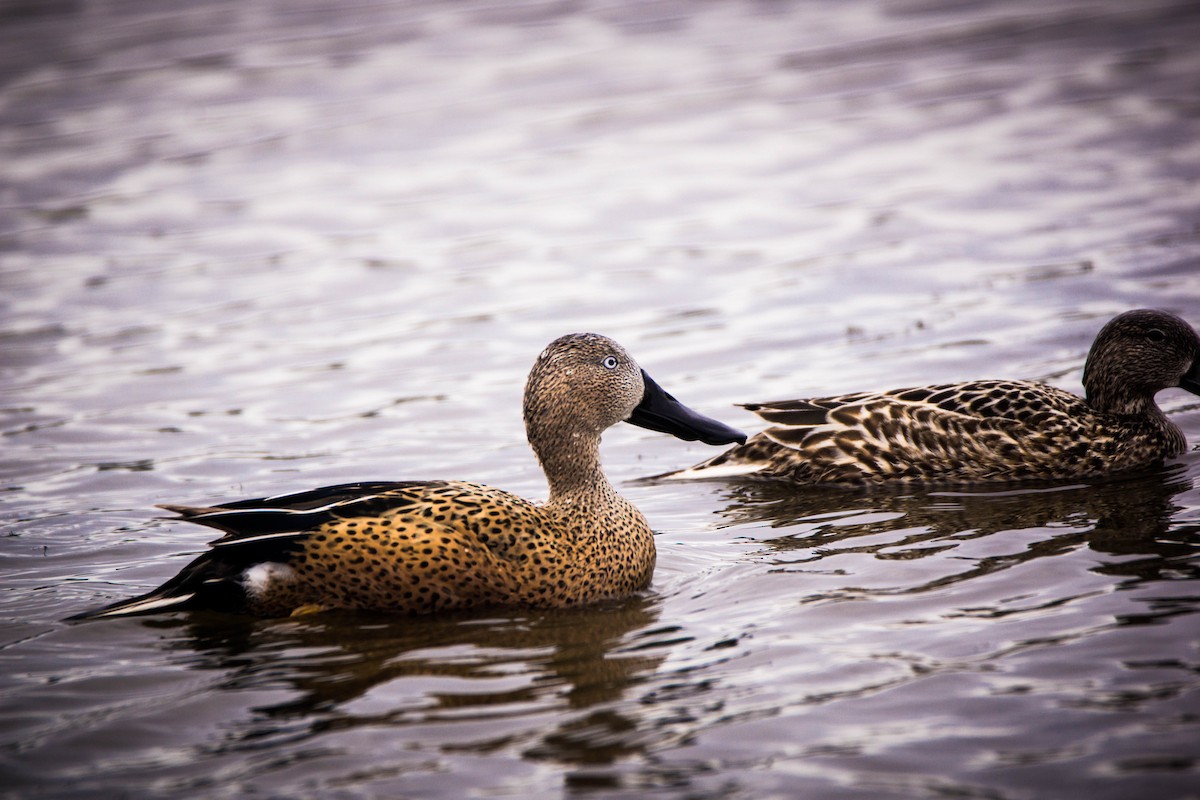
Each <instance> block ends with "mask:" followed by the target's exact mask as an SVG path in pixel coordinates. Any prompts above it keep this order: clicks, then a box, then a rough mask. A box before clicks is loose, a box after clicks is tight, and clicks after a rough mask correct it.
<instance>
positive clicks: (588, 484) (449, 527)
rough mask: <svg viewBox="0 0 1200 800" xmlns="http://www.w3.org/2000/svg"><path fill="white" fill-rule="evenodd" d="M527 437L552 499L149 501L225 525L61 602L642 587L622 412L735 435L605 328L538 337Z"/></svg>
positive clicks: (279, 601) (540, 596)
mask: <svg viewBox="0 0 1200 800" xmlns="http://www.w3.org/2000/svg"><path fill="white" fill-rule="evenodd" d="M523 406H524V409H523V411H524V420H525V430H526V437H527V439H528V441H529V444H530V445H531V447H532V448H533V451H534V454H535V455H536V457H537V460H538V462H539V463H540V465H541V467H542V470H543V472H544V473H545V477H546V480H547V483H548V484H549V489H550V493H549V498H548V499H547V500H546V501H545V502H542V503H535V502H532V501H529V500H526V499H524V498H522V497H520V496H518V495H515V494H512V493H510V492H506V491H503V490H501V489H497V488H493V487H490V486H486V485H484V484H480V483H472V482H467V481H456V480H428V481H396V482H392V481H367V482H359V483H345V484H339V485H336V486H327V487H323V488H318V489H312V490H308V491H301V492H297V493H292V494H281V495H276V496H272V497H260V498H255V499H250V500H237V501H233V502H227V503H220V504H218V505H213V506H188V505H174V504H170V505H161V506H159V508H163V509H165V510H167V511H169V512H172V513H173V514H175V515H177V516H175V517H172V519H179V520H182V521H185V522H191V523H196V524H198V525H204V526H207V527H209V528H215V529H216V530H218V531H221V532H222V533H223V534H224V535H223V536H221V537H220V538H218V539H216V540H215V541H212V542H210V546H209V549H208V550H207V551H205V552H203V553H202V554H201V555H200V556H198V557H197V558H195V559H194V560H193V561H192V562H191V563H189V564H188V565H187V566H185V567H184V568H183V569H182V570H181V571H180V572H179V573H178V574H177V575H176V576H175V577H173V578H171V579H170V580H168V581H167V582H166V583H164V584H162V585H161V586H159V587H158V588H157V589H154V590H153V591H151V592H147V593H146V594H143V595H140V596H137V597H133V598H131V599H126V600H119V601H117V602H114V603H112V604H110V605H107V606H104V607H102V608H98V609H95V610H92V611H86V612H83V613H81V614H77V615H75V616H73V617H70V618H69V619H71V620H92V619H101V618H113V617H126V616H131V615H142V614H157V613H165V612H174V611H216V612H226V613H235V614H248V615H252V616H257V617H287V616H298V615H303V614H310V613H316V612H323V611H335V610H337V611H373V612H384V613H398V614H429V613H435V612H445V611H456V610H462V609H469V608H478V607H487V606H496V607H500V606H515V607H526V608H565V607H571V606H578V605H585V604H592V603H596V602H600V601H603V600H608V599H616V598H623V597H626V596H629V595H632V594H635V593H637V592H640V591H642V590H644V589H645V588H646V587H647V586H648V585H649V583H650V580H651V576H652V573H653V570H654V563H655V547H654V539H653V534H652V532H651V529H650V526H649V524H648V523H647V521H646V518H645V517H644V516H643V515H642V513H641V512H640V511H639V510H638V509H637V508H636V507H635V506H634V505H633V504H632V503H630V502H629V501H628V500H626V499H624V498H623V497H621V496H620V495H619V494H618V493H617V491H616V489H614V488H613V485H612V484H611V483H610V482H609V480H608V478H607V477H606V476H605V474H604V470H603V469H602V468H601V464H600V452H599V446H600V435H601V434H602V433H603V432H604V431H606V430H607V429H608V428H610V427H612V426H613V425H615V424H617V423H618V422H621V421H625V422H629V423H632V424H633V425H637V426H640V427H642V428H646V429H649V430H652V431H656V432H660V433H667V434H670V435H672V436H675V437H677V438H679V439H682V440H684V441H700V442H703V443H705V444H709V445H714V446H720V445H728V444H733V443H735V442H744V441H745V440H746V435H745V434H744V433H742V432H741V431H738V430H735V429H734V428H731V427H729V426H728V425H725V424H724V423H722V422H719V421H717V420H715V419H712V418H709V417H706V416H704V415H702V414H699V413H697V412H695V411H693V410H691V409H690V408H688V407H687V406H685V405H683V404H682V403H680V402H679V401H678V400H676V399H675V398H674V397H673V396H672V395H670V394H668V393H667V392H666V391H665V390H663V389H662V387H660V386H659V385H658V384H657V383H656V382H655V381H654V380H653V379H652V378H651V377H650V376H649V375H648V374H647V373H646V371H645V370H643V369H642V368H641V367H640V366H638V363H637V362H636V361H635V360H634V359H633V357H632V356H631V355H629V353H628V352H627V351H626V350H625V349H624V348H622V347H621V346H620V345H619V344H618V343H617V342H615V341H613V340H612V339H610V338H608V337H606V336H602V335H600V334H595V333H574V334H568V335H566V336H562V337H559V338H558V339H555V340H554V341H553V342H551V343H550V344H549V345H548V346H547V347H546V349H545V350H544V351H543V352H542V353H541V355H539V356H538V357H537V359H536V361H535V362H534V365H533V368H532V369H531V371H530V373H529V378H528V381H527V382H526V385H525V394H524V402H523Z"/></svg>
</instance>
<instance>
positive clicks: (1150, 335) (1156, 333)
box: [1146, 328, 1167, 344]
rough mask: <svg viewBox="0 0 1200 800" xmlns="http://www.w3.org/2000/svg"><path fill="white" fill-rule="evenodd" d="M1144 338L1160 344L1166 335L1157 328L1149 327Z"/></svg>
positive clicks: (1165, 338)
mask: <svg viewBox="0 0 1200 800" xmlns="http://www.w3.org/2000/svg"><path fill="white" fill-rule="evenodd" d="M1146 338H1147V339H1149V340H1150V341H1152V342H1154V343H1155V344H1162V343H1163V342H1165V341H1166V340H1167V335H1166V334H1165V333H1163V332H1162V331H1160V330H1159V329H1158V328H1151V329H1150V330H1149V331H1148V332H1147V333H1146Z"/></svg>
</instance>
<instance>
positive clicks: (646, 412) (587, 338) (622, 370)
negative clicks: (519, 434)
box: [525, 333, 746, 481]
mask: <svg viewBox="0 0 1200 800" xmlns="http://www.w3.org/2000/svg"><path fill="white" fill-rule="evenodd" d="M622 421H625V422H630V423H632V424H634V425H638V426H641V427H643V428H649V429H650V430H654V431H660V432H662V433H669V434H671V435H672V436H676V437H678V438H680V439H685V440H688V441H694V440H697V439H698V440H700V441H702V442H705V443H706V444H712V445H721V444H732V443H733V442H743V441H745V440H746V435H745V434H744V433H742V432H740V431H737V430H734V429H733V428H730V427H729V426H728V425H725V424H724V423H721V422H718V421H717V420H715V419H710V418H708V417H705V416H703V415H701V414H697V413H696V412H695V411H692V410H691V409H689V408H688V407H687V406H684V405H683V404H682V403H680V402H679V401H678V400H676V399H675V398H674V397H672V396H671V395H669V394H667V393H666V392H665V391H663V390H662V388H661V387H660V386H659V385H658V384H657V383H655V382H654V381H653V380H652V379H651V378H650V376H649V375H647V374H646V373H645V371H644V370H643V369H642V368H641V367H639V366H638V363H637V362H636V361H635V360H634V359H633V356H631V355H629V353H627V352H626V351H625V348H623V347H621V345H619V344H617V343H616V342H614V341H613V340H612V339H609V338H608V337H606V336H601V335H599V334H596V333H572V334H568V335H566V336H560V337H559V338H558V339H555V340H554V341H553V342H551V343H550V344H549V345H548V346H547V347H546V349H545V350H544V351H542V354H541V355H540V356H538V358H537V361H536V362H534V365H533V369H532V370H531V371H530V373H529V380H528V382H527V383H526V384H525V430H526V433H527V434H528V436H529V443H530V444H531V445H532V446H533V449H534V451H535V452H536V453H537V455H538V458H539V459H540V460H541V462H542V464H543V465H545V466H546V467H547V472H549V471H550V469H551V467H552V462H553V461H554V453H556V452H563V453H569V457H570V458H571V459H576V460H577V459H578V458H579V457H580V455H581V452H582V451H584V450H588V449H591V450H594V448H595V446H596V442H598V441H599V438H600V434H601V433H603V432H604V431H605V430H606V429H607V428H610V427H612V426H613V425H616V424H617V423H618V422H622ZM551 477H552V481H553V476H551Z"/></svg>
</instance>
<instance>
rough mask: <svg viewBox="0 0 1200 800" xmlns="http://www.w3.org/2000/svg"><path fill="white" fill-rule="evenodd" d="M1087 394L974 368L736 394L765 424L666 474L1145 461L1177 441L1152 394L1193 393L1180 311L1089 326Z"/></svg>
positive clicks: (769, 474) (850, 475) (1198, 364)
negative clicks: (823, 393) (793, 395)
mask: <svg viewBox="0 0 1200 800" xmlns="http://www.w3.org/2000/svg"><path fill="white" fill-rule="evenodd" d="M1083 385H1084V388H1085V389H1086V391H1087V397H1086V398H1083V397H1079V396H1077V395H1074V394H1071V393H1069V392H1065V391H1063V390H1061V389H1057V388H1055V387H1053V386H1048V385H1046V384H1044V383H1037V382H1034V381H1004V380H983V381H971V382H967V383H955V384H942V385H937V386H920V387H914V388H908V389H896V390H893V391H888V392H860V393H857V394H849V395H842V396H839V397H822V398H817V399H809V400H784V401H781V402H775V403H752V404H747V405H746V406H744V407H745V408H748V409H750V410H751V411H754V412H755V413H757V414H758V415H759V416H760V417H762V418H763V419H764V420H766V421H767V422H770V423H772V424H773V425H772V427H770V428H767V429H766V430H764V431H762V432H761V433H759V434H757V435H755V436H753V437H751V438H750V440H749V441H747V442H745V443H744V444H741V445H738V446H735V447H733V448H731V449H729V450H727V451H726V452H724V453H722V454H720V455H718V456H715V457H714V458H711V459H709V460H707V461H705V462H702V463H700V464H697V465H696V466H694V467H691V468H690V469H687V470H683V471H681V472H676V473H673V474H671V475H669V476H664V477H671V478H693V477H695V478H704V477H722V476H730V475H749V476H756V477H766V478H778V479H784V480H790V481H795V482H797V483H828V484H851V485H853V484H870V483H884V482H890V481H899V482H904V481H908V482H914V481H927V482H953V483H976V482H988V481H1021V480H1058V479H1076V478H1084V477H1092V476H1097V475H1103V474H1106V473H1112V472H1119V471H1122V470H1129V469H1135V468H1138V467H1145V466H1149V465H1151V464H1154V463H1156V462H1158V461H1161V460H1162V459H1164V458H1169V457H1171V456H1176V455H1178V454H1180V453H1182V452H1183V451H1184V449H1185V448H1186V446H1187V442H1186V441H1185V439H1184V436H1183V432H1182V431H1180V430H1179V427H1178V426H1176V425H1175V424H1174V423H1172V422H1171V421H1170V420H1168V419H1167V417H1166V415H1165V414H1163V413H1162V410H1161V409H1159V407H1158V406H1157V405H1156V404H1155V402H1154V395H1155V394H1156V393H1157V392H1159V391H1161V390H1162V389H1166V388H1168V387H1173V386H1177V387H1181V388H1183V389H1186V390H1188V391H1190V392H1194V393H1196V394H1200V338H1197V336H1196V332H1195V331H1194V330H1193V329H1192V327H1191V326H1190V325H1188V324H1187V323H1186V322H1184V321H1183V320H1182V319H1180V318H1179V317H1176V316H1174V315H1172V314H1167V313H1165V312H1162V311H1149V310H1139V311H1129V312H1126V313H1124V314H1121V315H1119V316H1117V317H1115V318H1114V319H1112V320H1111V321H1110V322H1109V323H1108V324H1107V325H1105V326H1104V328H1103V329H1102V330H1101V331H1100V333H1099V334H1098V335H1097V337H1096V341H1095V343H1094V344H1093V345H1092V349H1091V352H1090V353H1089V354H1088V358H1087V363H1086V365H1085V366H1084V370H1083Z"/></svg>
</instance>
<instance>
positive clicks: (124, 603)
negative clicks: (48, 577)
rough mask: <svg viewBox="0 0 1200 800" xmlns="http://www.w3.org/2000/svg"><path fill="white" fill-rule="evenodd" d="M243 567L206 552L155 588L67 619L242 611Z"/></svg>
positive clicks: (243, 603) (77, 620) (244, 597)
mask: <svg viewBox="0 0 1200 800" xmlns="http://www.w3.org/2000/svg"><path fill="white" fill-rule="evenodd" d="M240 571H241V570H240V569H239V568H236V567H231V566H230V565H227V564H223V563H222V562H221V561H219V560H216V559H214V558H213V557H212V554H211V553H205V554H203V555H201V556H199V557H198V558H196V559H195V560H194V561H192V563H190V564H188V565H187V566H186V567H184V568H183V570H181V571H180V573H179V574H178V575H176V576H175V577H174V578H172V579H171V580H169V581H167V582H166V583H164V584H163V585H162V586H160V587H158V588H157V589H155V590H154V591H151V592H147V593H146V594H143V595H138V596H137V597H131V598H128V599H125V600H118V601H117V602H115V603H111V604H109V605H107V606H103V607H101V608H96V609H93V610H91V611H84V612H83V613H81V614H75V615H73V616H70V617H67V619H66V621H68V622H79V621H81V620H88V619H110V618H113V617H135V616H139V615H141V614H161V613H163V612H166V611H190V610H193V609H205V610H211V611H238V610H240V609H241V608H243V607H244V606H245V602H246V591H245V588H244V587H243V585H242V582H241V580H240V579H239V575H238V574H237V573H240Z"/></svg>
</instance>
